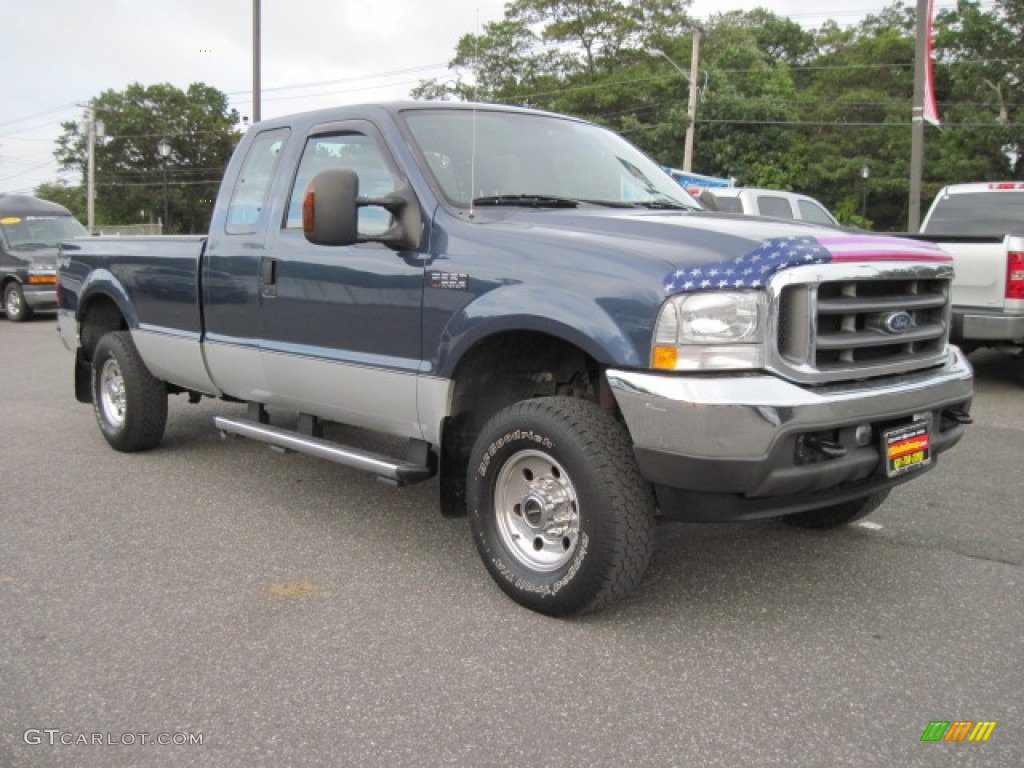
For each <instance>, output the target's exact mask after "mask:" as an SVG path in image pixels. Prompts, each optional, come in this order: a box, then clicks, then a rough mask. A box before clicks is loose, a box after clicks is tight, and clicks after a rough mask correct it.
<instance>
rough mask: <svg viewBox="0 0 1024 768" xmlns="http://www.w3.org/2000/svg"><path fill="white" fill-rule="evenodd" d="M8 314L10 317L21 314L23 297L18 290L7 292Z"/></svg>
mask: <svg viewBox="0 0 1024 768" xmlns="http://www.w3.org/2000/svg"><path fill="white" fill-rule="evenodd" d="M6 312H7V315H8V316H14V315H18V314H19V313H20V312H21V296H20V295H19V294H18V291H17V289H14V288H12V289H11V290H9V291H8V292H7V307H6Z"/></svg>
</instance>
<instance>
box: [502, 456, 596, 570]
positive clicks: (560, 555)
mask: <svg viewBox="0 0 1024 768" xmlns="http://www.w3.org/2000/svg"><path fill="white" fill-rule="evenodd" d="M494 509H495V515H496V516H497V523H498V535H499V537H500V538H501V542H502V544H504V545H505V549H506V550H508V552H509V553H511V555H512V556H513V557H514V558H515V559H516V560H518V561H519V562H520V563H521V564H522V565H524V566H526V567H527V568H529V569H530V570H533V571H540V572H551V571H557V570H558V569H559V568H562V567H563V566H564V565H565V564H566V563H568V562H569V561H570V560H571V559H572V556H573V553H575V551H576V545H577V542H578V541H579V535H580V514H579V503H578V499H577V495H576V488H575V487H574V486H573V483H572V480H571V479H570V477H569V474H568V473H567V472H566V471H565V469H564V468H563V467H562V465H561V464H559V463H558V462H557V461H555V460H554V459H552V458H551V457H550V456H549V455H547V454H546V453H543V452H541V451H519V452H518V453H516V454H514V455H513V456H511V457H510V458H509V460H508V461H507V462H506V463H505V465H504V466H503V467H502V468H501V472H499V473H498V478H497V480H496V481H495V488H494Z"/></svg>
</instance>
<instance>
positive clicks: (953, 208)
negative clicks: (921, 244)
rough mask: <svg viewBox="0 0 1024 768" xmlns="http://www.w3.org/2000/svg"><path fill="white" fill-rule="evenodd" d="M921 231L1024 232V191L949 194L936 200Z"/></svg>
mask: <svg viewBox="0 0 1024 768" xmlns="http://www.w3.org/2000/svg"><path fill="white" fill-rule="evenodd" d="M921 231H922V232H924V233H926V234H929V235H951V236H955V235H979V236H988V237H996V236H998V237H1002V236H1003V235H1012V234H1017V233H1018V232H1024V191H1021V192H1017V191H1010V192H1001V191H995V190H993V191H991V192H973V193H971V194H955V195H946V196H945V197H942V198H939V199H937V200H936V201H935V206H934V207H933V208H932V210H931V211H930V212H929V214H928V220H927V221H926V222H925V223H924V227H922V229H921Z"/></svg>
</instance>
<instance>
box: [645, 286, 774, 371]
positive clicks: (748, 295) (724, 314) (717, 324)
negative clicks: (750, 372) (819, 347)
mask: <svg viewBox="0 0 1024 768" xmlns="http://www.w3.org/2000/svg"><path fill="white" fill-rule="evenodd" d="M764 307H765V294H764V292H763V291H712V292H708V293H691V294H686V295H682V296H673V297H671V298H669V299H668V301H666V302H665V304H664V306H662V308H661V313H660V314H659V315H658V322H657V324H656V325H655V328H654V346H653V352H652V353H651V366H652V367H654V368H661V369H663V370H672V371H725V370H735V369H737V368H761V367H763V365H764V317H765V310H764Z"/></svg>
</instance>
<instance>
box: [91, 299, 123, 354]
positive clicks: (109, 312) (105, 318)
mask: <svg viewBox="0 0 1024 768" xmlns="http://www.w3.org/2000/svg"><path fill="white" fill-rule="evenodd" d="M126 330H128V323H127V321H126V320H125V319H124V315H123V314H121V309H120V307H118V306H117V304H115V303H114V300H113V299H111V298H109V297H107V296H97V297H96V298H95V299H93V300H92V301H90V302H89V305H88V306H87V307H86V308H85V312H84V314H83V315H82V322H81V325H80V327H79V337H80V340H81V341H80V343H81V345H82V350H83V351H84V353H85V355H86V357H87V359H89V360H92V354H93V352H94V351H95V349H96V345H97V344H99V341H100V339H102V338H103V336H104V335H105V334H107V333H110V332H111V331H126Z"/></svg>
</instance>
